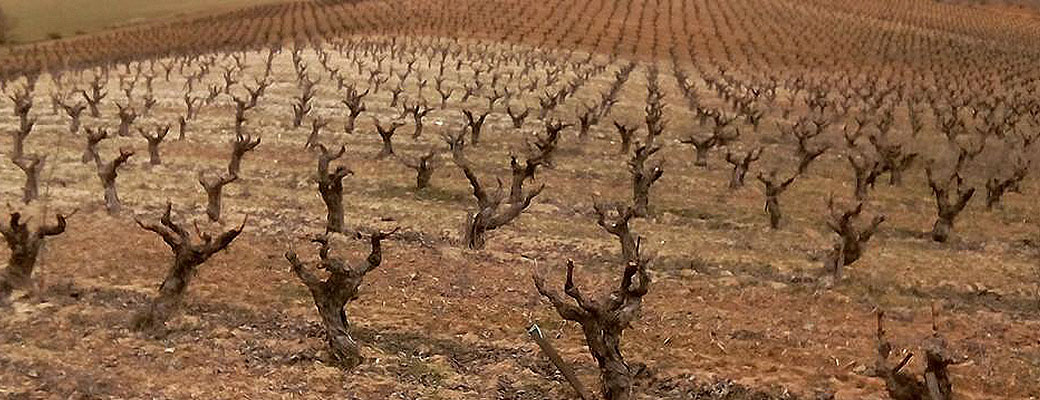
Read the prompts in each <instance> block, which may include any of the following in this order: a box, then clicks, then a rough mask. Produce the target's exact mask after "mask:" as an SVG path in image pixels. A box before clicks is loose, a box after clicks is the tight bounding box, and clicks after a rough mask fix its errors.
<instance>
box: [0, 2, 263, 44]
mask: <svg viewBox="0 0 1040 400" xmlns="http://www.w3.org/2000/svg"><path fill="white" fill-rule="evenodd" d="M278 1H279V0H219V1H213V0H187V1H150V0H100V1H99V0H71V1H70V0H33V1H22V0H3V1H0V9H2V10H4V12H5V14H6V15H7V18H8V20H9V21H8V22H9V23H10V24H11V26H12V29H11V32H10V35H11V41H12V42H13V43H26V42H37V41H42V40H47V39H54V38H55V37H70V36H76V35H81V34H89V33H95V32H99V31H104V30H106V29H113V28H121V27H126V26H128V25H133V24H144V23H154V22H166V21H169V20H171V19H176V18H184V17H189V16H198V15H203V14H216V13H220V12H226V11H228V10H234V9H237V8H242V7H249V6H255V5H261V4H270V3H275V2H278Z"/></svg>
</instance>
